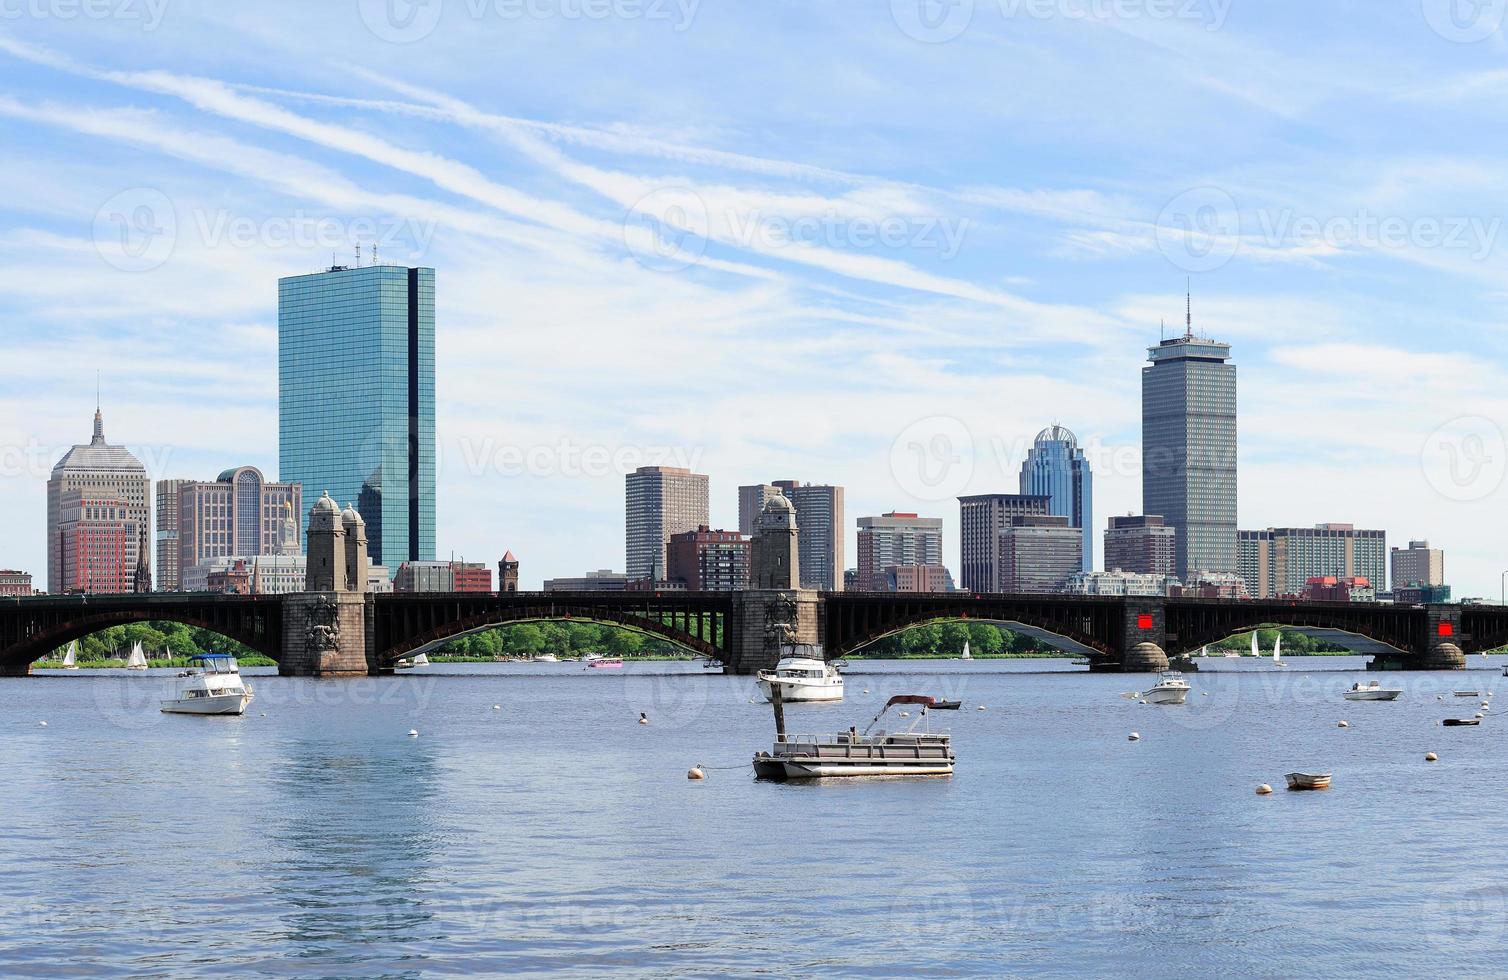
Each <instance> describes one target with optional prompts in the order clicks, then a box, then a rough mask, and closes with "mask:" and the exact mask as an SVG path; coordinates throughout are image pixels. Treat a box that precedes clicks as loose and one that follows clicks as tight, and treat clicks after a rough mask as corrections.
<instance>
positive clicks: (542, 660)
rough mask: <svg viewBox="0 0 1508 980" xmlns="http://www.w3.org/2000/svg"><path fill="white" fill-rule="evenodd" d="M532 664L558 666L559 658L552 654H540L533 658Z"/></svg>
mask: <svg viewBox="0 0 1508 980" xmlns="http://www.w3.org/2000/svg"><path fill="white" fill-rule="evenodd" d="M534 662H535V663H537V664H558V663H560V658H559V657H557V656H555V654H553V653H541V654H540V655H539V656H537V657H535V658H534Z"/></svg>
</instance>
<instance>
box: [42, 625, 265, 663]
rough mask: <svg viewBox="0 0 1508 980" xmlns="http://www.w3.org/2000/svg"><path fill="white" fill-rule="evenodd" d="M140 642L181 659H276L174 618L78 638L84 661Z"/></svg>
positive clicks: (113, 655) (152, 651)
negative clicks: (201, 655)
mask: <svg viewBox="0 0 1508 980" xmlns="http://www.w3.org/2000/svg"><path fill="white" fill-rule="evenodd" d="M137 643H140V644H141V648H142V650H143V651H145V652H146V655H147V658H148V659H161V658H164V657H171V658H172V659H174V660H182V659H184V658H185V657H192V656H194V655H195V654H199V653H228V654H231V655H232V656H234V657H235V658H236V659H237V660H240V661H242V662H244V663H247V664H249V665H253V666H254V665H256V664H258V663H264V664H271V663H273V661H272V660H270V659H268V658H266V657H263V656H262V655H261V654H259V653H257V652H256V651H255V650H253V649H251V647H248V646H246V645H244V644H241V643H237V642H236V641H235V640H232V639H230V638H229V637H227V636H222V635H221V634H219V633H216V632H214V631H213V630H207V629H199V628H197V627H194V626H185V625H184V624H182V623H172V622H146V623H129V624H127V625H125V626H111V627H109V628H108V629H103V630H100V631H99V632H98V633H91V634H89V635H88V636H86V637H84V638H83V639H82V640H79V652H78V660H79V661H80V662H81V663H84V662H101V661H112V660H125V659H126V657H127V656H128V655H129V654H130V653H131V647H133V646H134V645H136V644H137ZM65 650H66V644H65V645H64V646H62V647H59V648H57V649H56V650H54V651H53V652H52V653H51V654H50V655H49V656H48V657H47V658H46V660H47V661H49V662H50V661H54V660H62V659H63V654H64V652H65Z"/></svg>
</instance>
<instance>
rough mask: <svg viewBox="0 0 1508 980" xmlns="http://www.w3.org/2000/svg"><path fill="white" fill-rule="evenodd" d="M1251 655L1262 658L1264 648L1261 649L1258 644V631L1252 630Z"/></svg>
mask: <svg viewBox="0 0 1508 980" xmlns="http://www.w3.org/2000/svg"><path fill="white" fill-rule="evenodd" d="M1251 655H1252V656H1253V657H1260V656H1261V655H1262V647H1261V645H1260V644H1258V643H1257V631H1256V630H1252V631H1251Z"/></svg>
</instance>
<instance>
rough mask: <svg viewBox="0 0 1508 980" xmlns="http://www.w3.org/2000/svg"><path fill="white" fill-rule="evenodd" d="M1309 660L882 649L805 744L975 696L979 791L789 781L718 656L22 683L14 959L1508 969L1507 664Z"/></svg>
mask: <svg viewBox="0 0 1508 980" xmlns="http://www.w3.org/2000/svg"><path fill="white" fill-rule="evenodd" d="M1294 659H1295V661H1296V663H1295V665H1294V666H1291V667H1290V668H1289V669H1288V670H1284V671H1280V670H1276V669H1273V668H1271V667H1270V666H1268V665H1266V664H1265V663H1257V662H1254V661H1215V662H1207V663H1209V667H1208V668H1207V669H1206V670H1205V671H1202V672H1200V673H1199V674H1196V675H1191V681H1192V683H1193V684H1194V688H1195V690H1194V694H1193V696H1192V697H1191V698H1190V699H1189V704H1188V705H1186V706H1184V707H1182V708H1176V707H1155V706H1150V705H1142V704H1139V703H1137V702H1135V701H1133V700H1128V699H1126V698H1123V697H1121V695H1122V694H1123V693H1127V692H1130V691H1131V690H1132V688H1134V687H1135V686H1137V685H1138V684H1139V683H1140V684H1146V683H1150V682H1149V681H1147V680H1146V679H1145V678H1131V677H1124V676H1114V675H1109V676H1107V675H1097V676H1090V675H1088V674H1085V673H1083V672H1081V671H1075V670H1071V669H1070V668H1068V666H1067V664H1066V663H1053V662H1042V661H1025V662H1022V661H974V662H973V663H961V662H908V663H867V662H855V663H854V664H853V666H852V667H851V668H849V670H848V671H847V672H846V673H847V676H848V699H847V701H846V702H844V703H843V704H841V705H831V706H790V707H788V709H787V713H788V720H789V725H790V727H791V728H792V729H793V730H811V731H835V730H839V729H841V728H846V727H847V726H848V725H849V724H858V725H859V726H860V727H862V726H863V724H864V723H865V722H867V720H868V718H869V717H870V716H872V715H873V713H874V712H875V710H877V708H878V706H879V704H880V703H881V702H882V699H883V698H884V697H886V696H888V695H890V694H893V693H927V694H934V695H941V696H946V697H957V698H962V699H964V700H965V701H966V704H965V710H962V711H959V712H946V713H943V712H939V713H935V714H934V715H933V717H932V719H931V720H932V722H933V724H934V727H945V728H949V729H951V730H952V732H953V735H954V743H955V749H956V752H957V755H958V772H957V773H956V775H955V776H953V777H952V778H951V779H942V780H912V781H903V780H902V781H897V780H879V781H864V782H837V783H824V784H818V785H796V784H786V785H779V784H769V783H760V782H755V781H754V780H753V779H752V778H751V775H750V772H749V770H748V768H747V767H746V765H745V764H746V763H747V761H748V759H749V757H750V755H751V754H752V753H753V752H754V751H755V750H756V749H759V748H765V747H768V746H767V744H766V743H768V742H769V741H770V740H771V731H772V724H771V714H770V709H769V707H768V705H765V704H764V703H762V702H761V703H759V704H751V703H750V699H751V698H753V697H755V691H754V688H753V686H752V683H751V682H750V681H749V680H748V679H747V678H735V677H724V676H721V675H720V674H717V673H715V672H712V671H704V670H702V669H701V668H699V667H697V666H695V665H690V664H631V665H629V666H628V667H626V668H624V669H623V670H622V671H584V670H583V669H582V668H581V666H580V665H579V664H559V665H547V664H530V665H522V664H520V665H513V664H506V665H492V664H486V665H471V664H466V665H436V666H433V667H430V668H426V669H420V670H416V671H413V672H410V673H407V674H404V675H401V676H398V677H392V678H382V679H370V680H359V681H315V680H306V679H297V678H280V677H276V676H256V677H254V679H253V682H254V684H255V687H256V692H257V697H256V700H255V701H254V702H253V703H252V707H251V710H250V711H249V712H248V714H247V715H246V716H245V717H242V718H193V717H184V716H168V715H162V714H160V713H159V712H158V711H157V710H156V701H157V699H158V698H159V697H162V696H164V695H165V694H166V693H167V692H168V691H170V690H171V688H172V684H173V681H172V678H171V672H170V671H168V672H161V673H159V672H156V671H153V672H150V673H149V674H146V675H142V674H135V675H131V674H126V673H125V672H98V673H95V674H92V675H91V674H90V672H87V671H83V672H79V673H78V674H75V675H71V676H69V675H58V674H53V675H51V676H48V675H43V674H39V675H38V676H34V677H31V678H19V679H5V680H0V815H3V820H0V923H3V928H0V975H4V976H58V975H64V974H71V975H77V976H97V977H98V976H220V975H226V974H262V975H273V976H393V977H405V976H427V975H444V974H457V973H491V974H507V975H514V976H517V975H537V974H546V973H549V974H566V975H577V976H600V975H604V974H624V975H643V976H709V975H752V974H771V973H773V974H776V975H800V974H817V973H821V974H831V975H844V976H895V975H907V976H929V977H951V976H982V975H997V976H998V975H1003V974H1005V975H1008V974H1031V975H1057V976H1079V975H1096V976H1125V975H1134V976H1164V975H1189V976H1204V975H1211V974H1226V973H1230V974H1236V973H1239V974H1241V975H1247V976H1273V977H1289V976H1310V975H1322V976H1323V975H1351V976H1381V975H1405V976H1420V975H1439V974H1442V973H1444V972H1446V971H1448V970H1449V971H1453V972H1454V971H1460V972H1465V973H1475V974H1484V975H1491V974H1501V972H1502V970H1503V969H1504V967H1503V963H1504V961H1503V955H1504V949H1505V947H1508V877H1505V875H1508V857H1505V847H1504V839H1505V829H1508V819H1505V817H1504V815H1503V814H1504V806H1503V793H1504V788H1505V787H1508V753H1505V751H1504V749H1505V744H1508V739H1505V732H1508V727H1505V726H1508V697H1505V698H1504V699H1503V700H1502V709H1501V710H1502V711H1503V712H1504V714H1505V717H1503V718H1502V719H1501V720H1499V718H1498V716H1497V714H1496V713H1495V712H1492V711H1489V712H1488V713H1487V717H1486V720H1485V721H1484V722H1483V724H1482V725H1481V726H1480V727H1477V728H1443V727H1441V726H1440V725H1439V724H1438V723H1439V721H1440V720H1441V719H1443V718H1446V717H1454V716H1464V717H1469V716H1471V715H1472V714H1474V713H1475V712H1476V711H1477V710H1479V709H1478V705H1479V703H1480V699H1479V698H1457V697H1455V696H1454V695H1453V693H1452V692H1454V691H1456V690H1475V691H1479V692H1480V693H1481V695H1482V696H1483V697H1485V696H1486V695H1487V694H1488V692H1490V691H1495V690H1496V689H1497V688H1499V687H1500V686H1502V687H1508V678H1504V677H1502V676H1501V673H1502V658H1497V657H1494V658H1491V659H1490V660H1483V659H1482V658H1473V660H1472V666H1473V667H1474V668H1478V669H1475V670H1473V671H1469V672H1466V673H1456V674H1408V675H1401V674H1400V675H1385V674H1384V675H1375V676H1379V677H1381V678H1383V679H1384V680H1385V681H1388V680H1393V681H1397V682H1399V683H1400V684H1402V685H1403V686H1404V687H1405V688H1406V693H1405V695H1404V697H1403V699H1402V700H1400V701H1398V702H1395V703H1371V704H1368V703H1352V702H1346V701H1344V700H1342V699H1341V691H1342V690H1344V689H1345V688H1347V687H1349V686H1350V685H1351V684H1352V683H1353V682H1355V681H1356V680H1358V679H1361V678H1362V677H1364V676H1369V675H1364V674H1362V673H1361V672H1360V671H1361V669H1362V668H1363V666H1364V661H1362V660H1359V659H1349V658H1347V659H1336V658H1294ZM248 673H250V674H259V675H260V674H264V673H265V672H259V671H248ZM866 689H867V690H868V692H869V693H867V694H866V693H863V692H864V691H865V690H866ZM1442 696H1443V700H1442ZM494 705H497V706H498V707H497V708H496V709H495V708H494V707H493V706H494ZM979 705H984V706H985V709H986V710H984V711H980V710H977V709H978V706H979ZM640 711H644V712H647V713H648V716H649V719H650V724H648V725H639V724H637V719H638V715H639V712H640ZM1342 719H1344V720H1347V721H1348V722H1349V724H1350V727H1349V728H1345V729H1341V728H1339V727H1338V722H1339V721H1340V720H1342ZM43 721H45V722H47V724H46V726H45V727H44V726H43V725H42V724H41V722H43ZM410 729H416V730H417V731H418V732H419V735H418V737H409V736H408V734H407V733H408V732H409V730H410ZM1133 731H1135V732H1138V733H1139V734H1140V735H1141V736H1142V737H1141V739H1140V740H1139V741H1135V742H1132V741H1130V740H1128V738H1127V735H1128V734H1129V733H1130V732H1133ZM1427 752H1436V753H1438V754H1439V761H1438V762H1435V763H1427V762H1425V760H1424V756H1425V753H1427ZM697 763H701V764H703V765H704V766H706V767H708V768H709V778H708V779H707V780H706V781H704V782H692V781H689V780H687V778H686V770H687V769H688V768H689V767H690V766H692V765H694V764H697ZM720 767H742V768H720ZM1294 769H1320V770H1325V771H1332V772H1333V773H1334V774H1335V785H1334V788H1333V789H1332V790H1330V791H1329V792H1325V793H1288V792H1285V791H1284V790H1283V789H1282V785H1283V774H1284V773H1285V772H1288V771H1291V770H1294ZM1264 782H1265V783H1271V784H1273V785H1274V787H1275V788H1276V789H1277V792H1276V793H1274V794H1273V795H1271V796H1267V797H1259V796H1257V795H1255V793H1254V792H1253V790H1254V787H1255V786H1256V785H1257V784H1259V783H1264Z"/></svg>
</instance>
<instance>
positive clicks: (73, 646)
mask: <svg viewBox="0 0 1508 980" xmlns="http://www.w3.org/2000/svg"><path fill="white" fill-rule="evenodd" d="M78 656H79V641H78V640H74V641H73V642H72V643H70V644H68V652H67V653H65V654H63V669H64V670H78V669H79V665H78Z"/></svg>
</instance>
